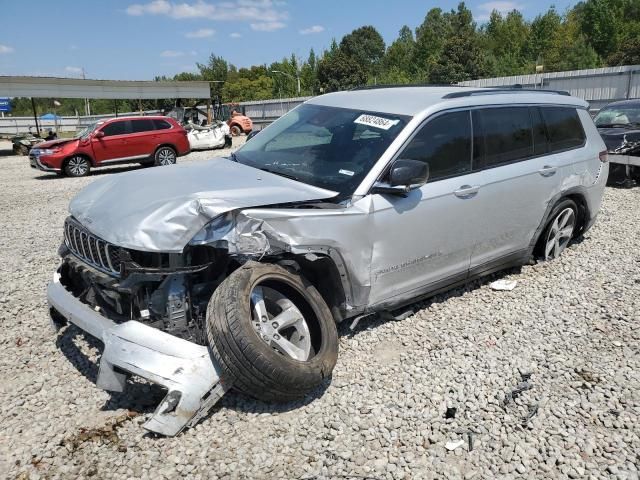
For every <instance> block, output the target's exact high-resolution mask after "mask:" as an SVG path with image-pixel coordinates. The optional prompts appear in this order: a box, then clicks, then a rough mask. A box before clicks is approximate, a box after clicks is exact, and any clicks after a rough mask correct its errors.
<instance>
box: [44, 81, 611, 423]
mask: <svg viewBox="0 0 640 480" xmlns="http://www.w3.org/2000/svg"><path fill="white" fill-rule="evenodd" d="M607 174H608V163H607V155H606V151H605V145H604V143H603V142H602V139H601V138H600V135H598V132H597V130H596V127H595V126H594V124H593V121H592V120H591V117H590V116H589V114H588V112H587V104H586V102H584V101H582V100H579V99H577V98H573V97H570V96H567V95H563V94H560V93H554V92H541V91H526V90H495V89H480V90H474V89H471V88H461V87H403V88H376V89H364V90H358V91H349V92H340V93H332V94H328V95H323V96H320V97H316V98H313V99H311V100H308V101H307V102H306V103H304V104H303V105H301V106H299V107H297V108H295V109H294V110H292V111H291V112H289V113H288V114H286V115H285V116H283V117H282V118H280V119H279V120H278V121H276V122H275V123H273V124H272V125H271V126H269V127H268V128H266V129H265V130H264V131H263V132H261V133H260V135H258V136H256V137H255V138H253V139H252V140H251V141H250V142H247V143H246V144H245V145H244V146H243V147H242V148H240V149H239V150H238V151H237V152H236V153H235V154H234V155H232V157H231V158H229V159H217V160H211V161H208V162H204V163H198V164H190V165H176V166H171V167H167V168H163V169H157V170H155V171H151V172H145V176H144V179H143V178H142V172H129V173H126V174H122V175H117V176H111V177H108V178H101V179H99V180H96V181H95V182H93V183H92V184H91V185H89V186H88V187H86V188H85V189H84V190H83V191H81V192H80V193H79V194H78V195H77V197H76V198H75V199H74V200H73V201H72V202H71V205H70V216H69V217H68V219H67V220H66V222H65V225H64V242H63V244H62V246H61V248H60V255H61V257H62V263H61V266H60V267H59V269H58V270H57V272H56V273H55V274H54V279H53V282H52V283H50V284H49V287H48V298H49V303H50V306H51V309H52V314H53V317H52V318H53V319H54V320H55V322H56V324H60V323H61V322H62V323H64V322H65V321H70V322H71V323H74V324H75V325H77V326H78V327H80V328H81V329H83V330H85V331H87V332H88V333H89V334H91V335H93V336H95V337H97V338H99V339H102V341H103V342H104V344H105V349H104V352H103V353H102V357H101V362H100V373H99V376H98V380H97V383H98V386H100V387H102V388H105V389H107V390H117V391H119V390H122V389H123V388H124V386H125V379H126V378H127V376H128V375H129V374H135V375H138V376H140V377H143V378H146V379H148V380H150V381H152V382H155V383H158V384H160V385H163V386H164V387H166V388H167V389H168V393H167V396H166V397H165V399H164V400H163V402H162V403H161V404H160V406H159V407H158V409H157V410H156V412H155V414H154V415H153V416H152V417H151V418H150V419H149V421H148V422H147V423H146V425H145V426H146V428H148V429H150V430H153V431H156V432H160V433H164V434H167V435H173V434H176V433H177V432H179V431H180V430H181V429H183V428H184V427H185V426H189V425H193V424H194V423H195V422H197V421H198V420H199V419H200V418H201V417H202V416H203V415H204V414H205V413H206V412H207V411H208V409H209V408H210V407H211V405H213V404H214V403H215V402H216V400H217V399H219V398H220V396H221V395H223V394H224V392H225V391H226V390H227V389H229V388H235V389H237V390H239V391H241V392H244V393H246V394H248V395H251V396H254V397H257V398H260V399H263V400H275V401H282V400H290V399H293V398H298V397H300V396H302V395H304V394H306V393H307V392H309V391H310V390H311V389H313V388H314V387H316V386H317V385H318V384H319V383H320V382H322V381H323V379H326V378H327V377H328V376H329V375H330V374H331V371H332V369H333V367H334V365H335V363H336V357H337V353H338V339H337V333H336V322H342V321H344V320H345V319H349V318H355V317H358V316H362V315H367V314H370V313H373V312H381V311H394V310H396V309H398V308H400V307H402V306H404V305H406V304H409V303H411V302H413V301H415V300H416V299H417V298H422V297H425V296H428V295H432V294H433V293H434V292H437V291H441V290H442V289H444V288H450V287H451V286H453V285H457V284H460V283H463V282H467V281H469V280H470V279H473V278H476V277H478V276H481V275H485V274H487V273H490V272H494V271H497V270H499V269H502V268H506V267H509V266H514V265H520V264H523V263H526V262H529V261H530V260H531V259H533V258H536V257H537V258H540V259H543V260H552V259H554V258H557V257H558V256H559V255H560V254H561V253H562V252H563V250H564V249H565V248H567V246H568V245H569V244H570V242H571V240H572V239H573V238H575V237H576V236H579V235H581V234H582V233H584V232H585V231H586V230H587V229H588V228H589V227H590V226H591V225H592V224H593V222H594V221H595V218H596V215H597V213H598V209H599V208H600V202H601V199H602V194H603V191H604V187H605V182H606V179H607ZM559 274H561V272H559Z"/></svg>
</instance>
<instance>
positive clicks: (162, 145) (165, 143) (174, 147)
mask: <svg viewBox="0 0 640 480" xmlns="http://www.w3.org/2000/svg"><path fill="white" fill-rule="evenodd" d="M163 147H169V148H171V149H172V150H173V151H174V152H176V157H177V156H178V148H177V147H176V146H175V145H174V144H173V143H171V142H164V143H161V144H160V145H158V146H157V147H156V149H155V150H154V151H153V154H152V156H153V157H155V155H156V153H157V152H158V150H160V149H161V148H163Z"/></svg>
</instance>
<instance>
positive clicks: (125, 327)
mask: <svg viewBox="0 0 640 480" xmlns="http://www.w3.org/2000/svg"><path fill="white" fill-rule="evenodd" d="M47 300H48V302H49V307H50V309H54V310H55V311H56V312H58V313H59V314H60V315H61V316H62V317H64V318H65V319H66V320H67V321H68V322H71V323H73V324H74V325H76V326H77V327H79V328H80V329H82V330H84V331H85V332H87V333H88V334H90V335H92V336H94V337H96V338H98V339H99V340H102V342H104V351H103V352H102V356H101V358H100V368H99V372H98V379H97V382H96V383H97V386H98V387H100V388H102V389H104V390H110V391H117V392H121V391H122V390H124V387H125V383H126V378H127V375H126V374H125V373H123V372H128V373H131V374H134V375H138V376H140V377H142V378H145V379H147V380H149V381H150V382H153V383H157V384H159V385H162V386H163V387H165V388H167V390H168V393H167V395H166V397H165V398H164V399H163V401H162V402H160V405H159V406H158V408H157V409H156V411H155V412H154V414H153V416H152V417H151V418H150V419H149V420H148V421H147V422H146V423H145V424H144V427H145V428H146V429H147V430H150V431H153V432H157V433H160V434H163V435H168V436H173V435H176V434H178V433H179V432H180V431H182V430H183V429H184V428H185V427H189V426H192V425H195V424H196V423H197V422H198V421H199V420H200V419H201V418H202V417H203V416H204V415H206V413H207V412H208V410H209V409H210V408H211V407H212V406H213V405H214V404H215V403H216V402H217V401H218V400H219V399H220V397H222V395H224V393H225V391H226V390H227V388H226V387H224V386H223V385H222V384H221V383H220V376H219V372H218V369H217V367H216V365H215V364H214V363H213V361H212V360H211V357H210V355H209V351H208V349H207V347H204V346H201V345H197V344H195V343H191V342H188V341H186V340H183V339H180V338H177V337H174V336H173V335H169V334H168V333H165V332H162V331H160V330H158V329H155V328H152V327H150V326H148V325H145V324H143V323H140V322H136V321H133V320H131V321H128V322H125V323H121V324H117V323H115V322H113V321H111V320H109V319H108V318H106V317H104V316H102V315H100V314H99V313H98V312H96V311H94V310H93V309H91V308H90V307H89V306H88V305H85V304H84V303H82V302H80V301H79V300H78V299H77V298H75V297H74V296H73V295H72V294H71V293H70V292H69V291H67V290H66V289H65V287H64V286H63V285H62V284H61V283H60V274H59V273H55V274H54V277H53V281H52V282H51V283H49V286H48V287H47ZM52 324H53V325H54V327H57V326H58V325H56V324H55V323H54V322H53V321H52Z"/></svg>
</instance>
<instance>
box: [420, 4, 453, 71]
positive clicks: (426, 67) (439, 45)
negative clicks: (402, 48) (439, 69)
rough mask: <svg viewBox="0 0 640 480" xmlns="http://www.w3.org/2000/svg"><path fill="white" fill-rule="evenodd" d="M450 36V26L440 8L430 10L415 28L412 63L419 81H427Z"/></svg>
mask: <svg viewBox="0 0 640 480" xmlns="http://www.w3.org/2000/svg"><path fill="white" fill-rule="evenodd" d="M450 34H451V24H450V22H449V20H448V18H447V17H446V16H445V15H444V14H443V13H442V10H441V9H440V8H432V9H431V10H429V11H428V12H427V15H426V17H425V19H424V21H423V22H422V24H421V25H420V26H419V27H418V28H416V46H415V48H414V55H413V63H414V68H415V71H416V75H417V78H418V79H419V80H427V79H428V78H429V72H430V71H431V68H432V66H433V65H434V64H435V62H436V61H437V59H438V58H439V57H440V54H441V53H442V49H443V47H444V42H445V40H446V39H447V38H448V37H449V36H450Z"/></svg>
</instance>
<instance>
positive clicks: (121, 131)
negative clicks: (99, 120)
mask: <svg viewBox="0 0 640 480" xmlns="http://www.w3.org/2000/svg"><path fill="white" fill-rule="evenodd" d="M102 131H103V132H104V136H105V137H113V136H115V135H125V134H127V133H131V131H130V129H129V122H128V121H127V120H123V121H120V122H111V123H109V124H107V125H105V126H104V127H103V128H102Z"/></svg>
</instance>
